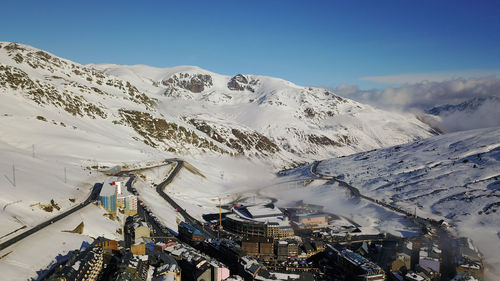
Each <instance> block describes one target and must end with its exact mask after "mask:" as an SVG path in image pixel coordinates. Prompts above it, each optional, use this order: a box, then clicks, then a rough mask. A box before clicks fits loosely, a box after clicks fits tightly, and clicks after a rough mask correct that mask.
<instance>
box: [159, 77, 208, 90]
mask: <svg viewBox="0 0 500 281" xmlns="http://www.w3.org/2000/svg"><path fill="white" fill-rule="evenodd" d="M162 84H163V85H165V86H167V87H168V88H174V87H179V88H182V89H185V90H188V91H190V92H192V93H201V92H203V91H204V90H205V87H211V86H213V81H212V76H210V75H208V74H199V73H198V74H189V73H178V74H174V75H173V76H171V77H170V78H168V80H163V81H162Z"/></svg>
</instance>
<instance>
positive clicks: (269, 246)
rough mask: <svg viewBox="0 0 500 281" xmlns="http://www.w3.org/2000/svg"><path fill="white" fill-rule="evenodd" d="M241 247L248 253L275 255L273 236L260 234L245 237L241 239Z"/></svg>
mask: <svg viewBox="0 0 500 281" xmlns="http://www.w3.org/2000/svg"><path fill="white" fill-rule="evenodd" d="M241 249H242V250H243V251H244V252H246V254H247V255H253V256H272V255H274V247H273V238H272V237H259V236H250V237H243V239H242V240H241Z"/></svg>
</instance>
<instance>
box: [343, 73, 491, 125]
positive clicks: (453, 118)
mask: <svg viewBox="0 0 500 281" xmlns="http://www.w3.org/2000/svg"><path fill="white" fill-rule="evenodd" d="M335 91H336V93H337V94H339V95H341V96H344V97H347V98H350V99H354V100H357V101H359V102H362V103H367V104H371V105H375V106H377V107H380V108H384V109H389V110H395V111H411V112H417V113H418V112H425V111H427V110H430V109H431V108H434V107H436V106H443V105H458V104H463V106H461V107H460V108H451V110H445V111H443V112H441V113H440V114H439V117H440V119H441V120H440V122H439V123H440V126H441V127H442V128H443V129H444V130H445V131H448V132H451V131H462V130H469V129H476V128H485V127H492V126H500V118H496V117H497V116H500V79H499V78H496V77H483V78H458V79H452V80H446V81H440V82H438V81H435V82H429V81H422V82H419V83H415V84H408V85H404V86H401V87H396V88H386V89H372V90H360V89H359V88H358V87H357V86H351V85H340V86H338V87H337V88H335ZM478 101H479V103H478ZM468 103H470V106H468Z"/></svg>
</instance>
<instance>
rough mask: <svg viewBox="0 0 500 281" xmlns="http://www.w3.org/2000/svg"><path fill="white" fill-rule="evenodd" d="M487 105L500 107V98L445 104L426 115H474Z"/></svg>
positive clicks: (475, 99) (428, 111) (482, 98)
mask: <svg viewBox="0 0 500 281" xmlns="http://www.w3.org/2000/svg"><path fill="white" fill-rule="evenodd" d="M486 103H494V104H496V106H498V105H500V98H498V97H495V96H491V97H479V98H478V97H476V98H472V99H469V100H466V101H464V102H461V103H459V104H445V105H440V106H436V107H433V108H431V109H429V110H426V113H428V114H432V115H436V116H439V115H448V114H451V113H455V112H464V113H474V111H477V110H478V109H479V108H480V107H481V106H483V105H485V104H486Z"/></svg>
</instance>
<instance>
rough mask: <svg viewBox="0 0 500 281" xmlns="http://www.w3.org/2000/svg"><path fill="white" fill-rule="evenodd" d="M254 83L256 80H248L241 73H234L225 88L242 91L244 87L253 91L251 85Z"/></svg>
mask: <svg viewBox="0 0 500 281" xmlns="http://www.w3.org/2000/svg"><path fill="white" fill-rule="evenodd" d="M256 84H257V80H251V81H250V82H249V81H248V79H247V78H246V77H245V76H244V75H243V74H236V75H235V76H233V77H232V78H231V80H230V81H229V82H228V83H227V88H228V89H229V90H233V91H243V90H245V89H246V90H249V91H250V92H252V93H253V92H255V89H254V88H253V87H252V86H253V85H256Z"/></svg>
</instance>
